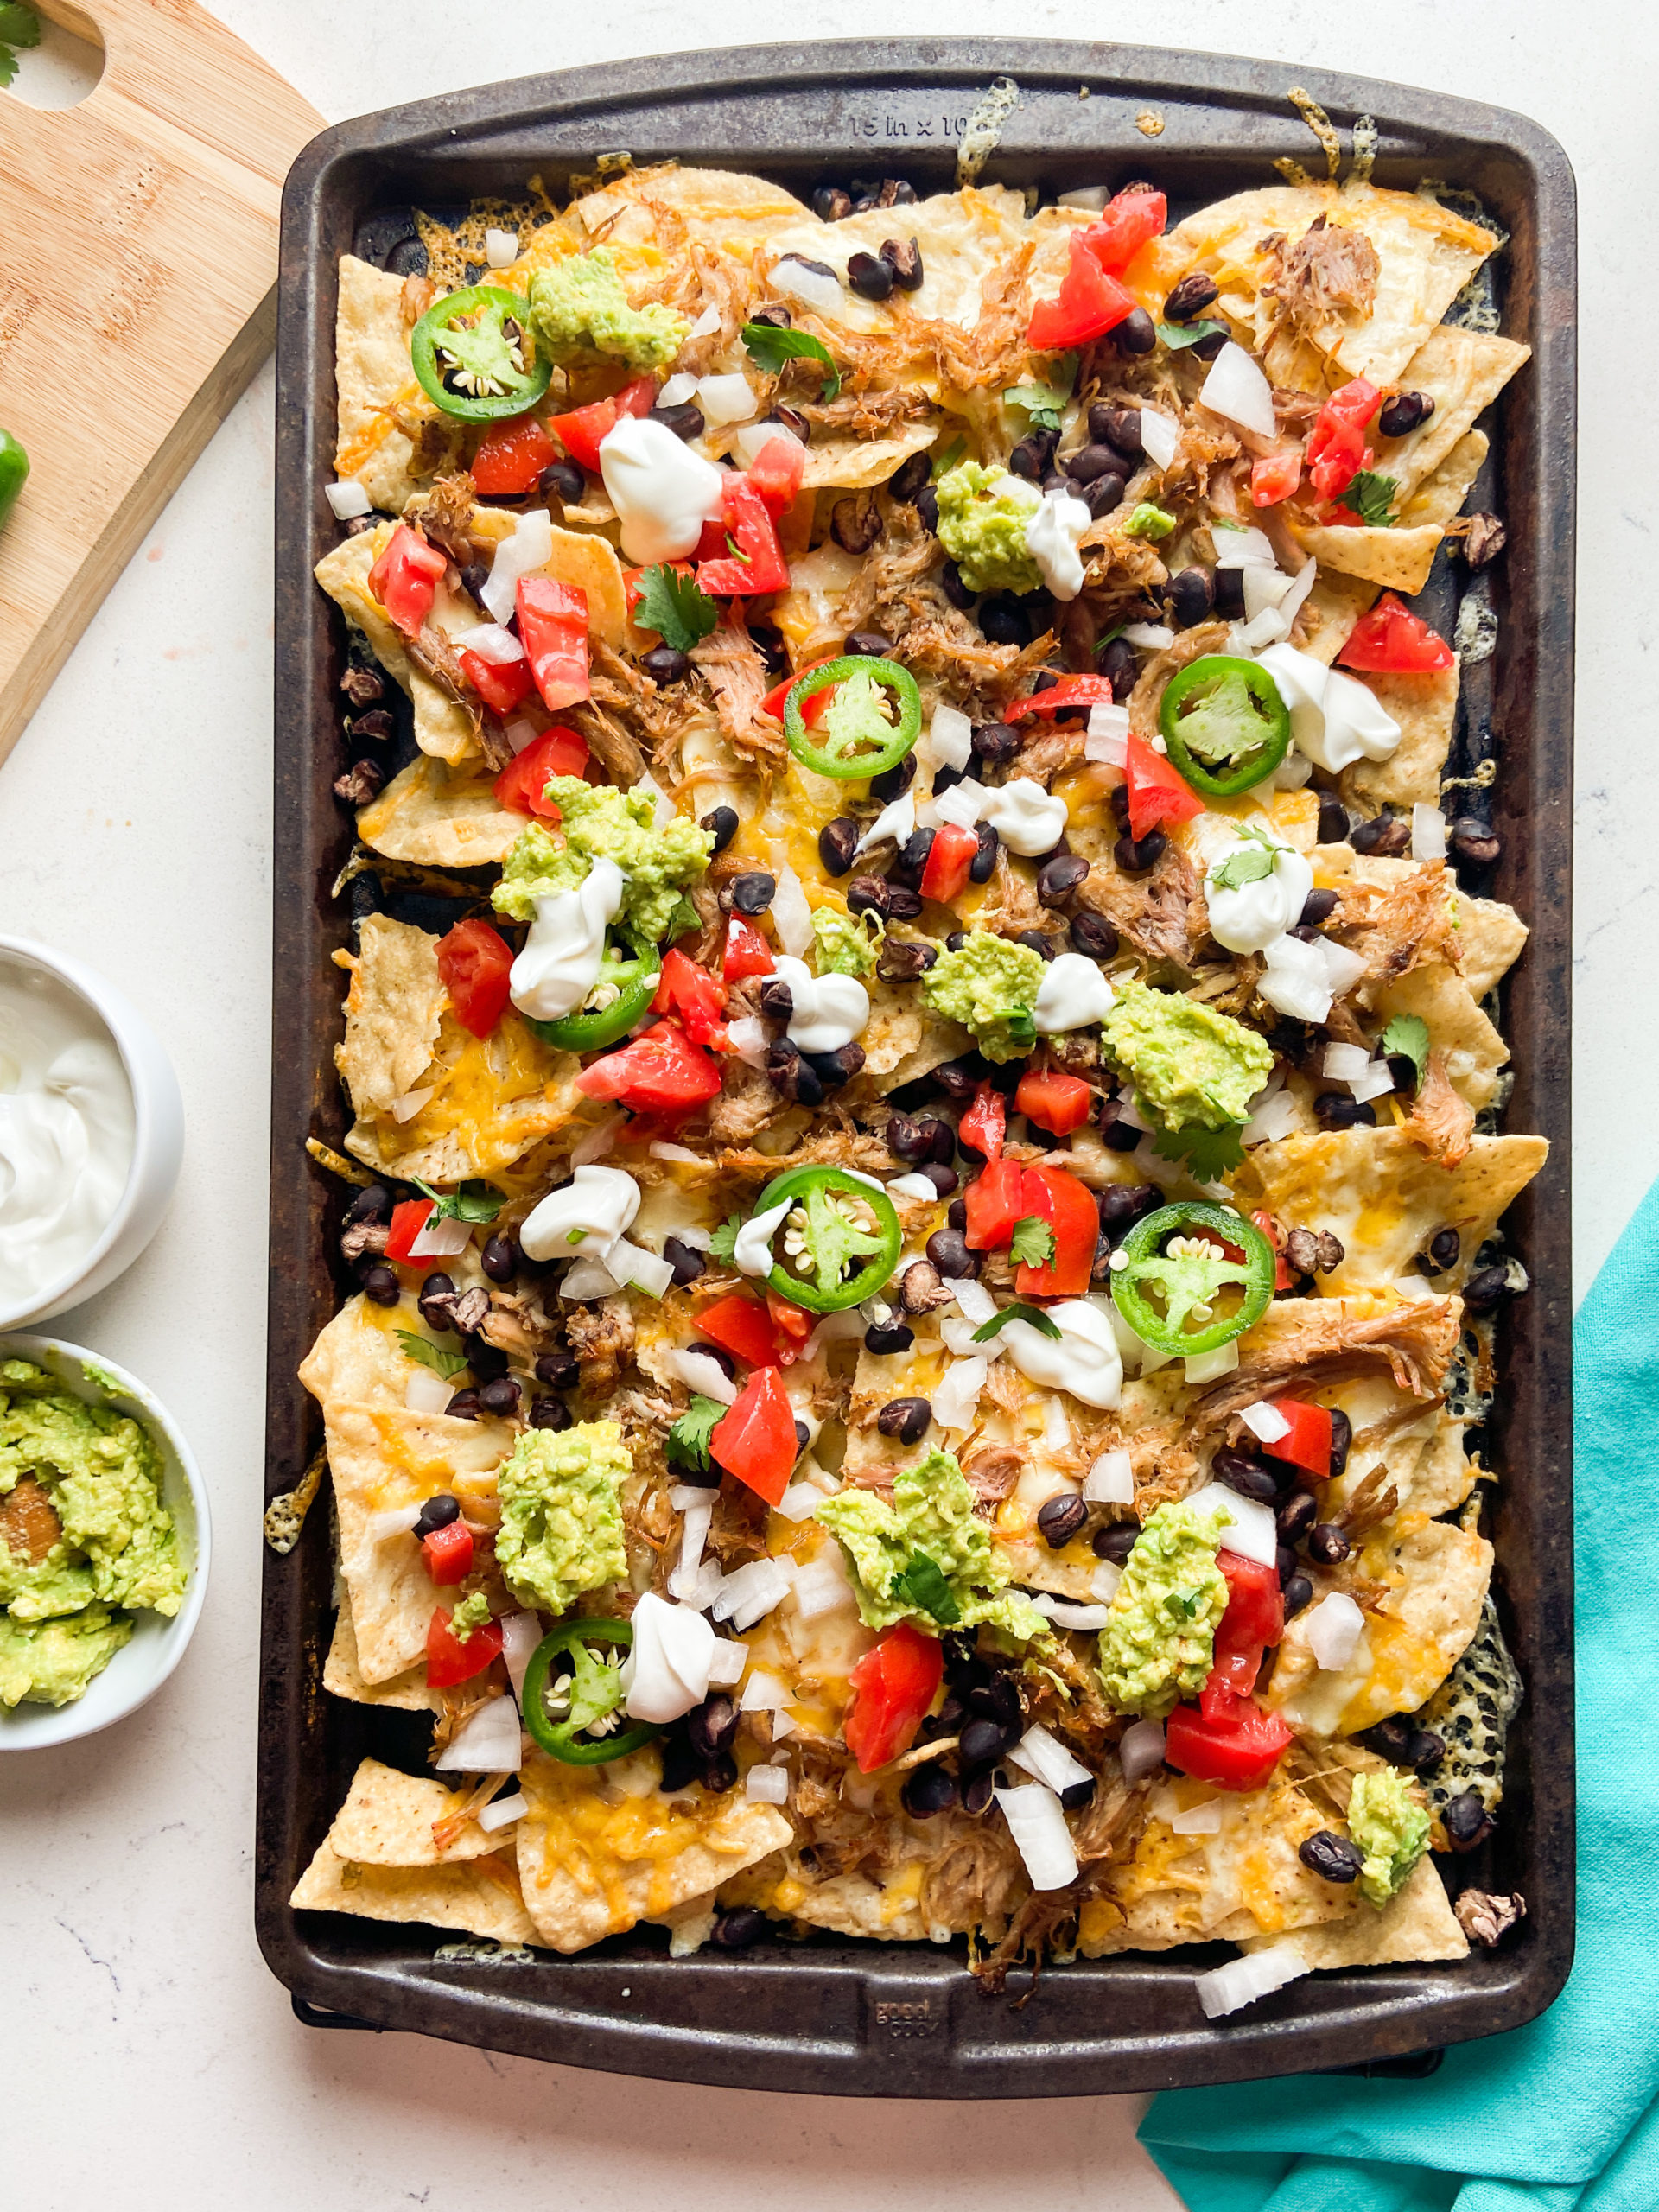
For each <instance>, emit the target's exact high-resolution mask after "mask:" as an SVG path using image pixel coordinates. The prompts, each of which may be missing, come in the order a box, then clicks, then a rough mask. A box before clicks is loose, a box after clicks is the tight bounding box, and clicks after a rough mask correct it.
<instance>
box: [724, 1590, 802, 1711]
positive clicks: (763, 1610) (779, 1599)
mask: <svg viewBox="0 0 1659 2212" xmlns="http://www.w3.org/2000/svg"><path fill="white" fill-rule="evenodd" d="M791 1580H792V1578H791V1574H790V1571H789V1569H788V1567H785V1565H784V1563H783V1561H782V1560H776V1559H752V1560H749V1561H748V1563H747V1566H744V1567H739V1568H738V1569H737V1571H736V1573H734V1574H728V1576H727V1577H726V1583H725V1587H724V1588H723V1589H722V1590H721V1593H720V1595H719V1597H718V1598H716V1599H715V1604H714V1615H715V1619H716V1620H717V1621H730V1623H731V1624H732V1626H733V1627H734V1629H736V1630H737V1631H738V1633H739V1634H740V1635H741V1634H742V1632H743V1631H744V1630H746V1629H751V1628H753V1626H754V1624H755V1623H756V1622H757V1621H759V1620H763V1619H764V1618H766V1615H767V1614H768V1613H769V1612H772V1611H773V1610H774V1609H775V1608H776V1607H777V1606H779V1605H781V1604H782V1603H783V1601H784V1599H785V1598H787V1597H788V1595H789V1592H790V1586H791ZM789 1702H790V1703H791V1704H792V1703H793V1702H794V1700H793V1699H792V1698H791V1700H789Z"/></svg>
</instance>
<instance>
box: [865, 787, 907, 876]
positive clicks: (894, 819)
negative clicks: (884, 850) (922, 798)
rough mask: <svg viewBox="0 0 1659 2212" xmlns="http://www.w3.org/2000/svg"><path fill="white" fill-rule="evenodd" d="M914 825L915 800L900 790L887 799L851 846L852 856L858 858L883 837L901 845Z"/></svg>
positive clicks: (877, 843)
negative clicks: (897, 793)
mask: <svg viewBox="0 0 1659 2212" xmlns="http://www.w3.org/2000/svg"><path fill="white" fill-rule="evenodd" d="M915 827H916V802H915V800H914V799H913V798H912V796H911V794H910V793H909V792H908V791H901V792H900V793H899V797H898V798H894V799H889V800H888V801H887V804H886V805H885V806H884V807H883V808H882V810H881V811H880V814H878V815H877V816H876V817H875V819H874V822H872V823H871V824H870V826H869V828H868V829H867V830H866V831H865V832H864V835H863V836H861V838H860V839H859V841H858V842H857V843H856V844H855V846H854V847H853V858H854V859H855V860H858V859H859V858H860V857H861V855H863V854H865V853H866V852H868V850H869V849H870V847H871V846H872V845H879V844H880V842H881V841H882V839H883V838H884V837H891V838H892V840H893V842H894V844H895V845H902V844H903V843H904V842H905V840H906V837H908V836H910V834H911V832H912V830H913V829H915Z"/></svg>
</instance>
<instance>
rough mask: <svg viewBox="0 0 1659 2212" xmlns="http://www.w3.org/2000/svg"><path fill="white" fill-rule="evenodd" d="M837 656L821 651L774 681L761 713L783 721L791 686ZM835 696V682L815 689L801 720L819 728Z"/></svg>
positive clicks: (764, 700)
mask: <svg viewBox="0 0 1659 2212" xmlns="http://www.w3.org/2000/svg"><path fill="white" fill-rule="evenodd" d="M721 543H724V540H722V541H721ZM834 659H836V654H834V653H820V654H819V655H818V658H817V660H810V661H808V663H807V664H806V666H805V667H804V668H798V669H797V670H796V671H795V672H794V674H793V675H792V676H786V677H785V678H784V680H783V682H782V683H774V684H773V685H772V689H771V690H770V691H768V692H767V694H766V697H765V698H764V699H763V700H762V701H761V702H760V711H761V713H762V714H763V715H776V716H777V718H778V720H779V721H782V720H783V719H784V701H785V699H786V698H787V697H788V696H789V693H790V688H791V685H793V684H796V683H799V682H800V680H801V678H802V677H804V676H809V675H810V673H811V672H812V671H813V670H814V669H815V668H822V667H823V664H824V663H825V662H826V661H829V660H834ZM835 696H836V691H835V686H834V685H833V684H827V685H826V686H825V687H824V689H823V690H822V691H815V692H814V693H813V694H812V696H811V697H810V699H809V700H808V701H807V702H806V704H805V705H804V707H803V708H802V709H801V720H802V721H804V723H805V724H806V726H807V728H809V729H816V728H817V726H818V723H819V722H820V721H821V720H822V719H823V716H824V715H827V714H828V713H829V702H830V701H831V700H832V699H833V698H834V697H835Z"/></svg>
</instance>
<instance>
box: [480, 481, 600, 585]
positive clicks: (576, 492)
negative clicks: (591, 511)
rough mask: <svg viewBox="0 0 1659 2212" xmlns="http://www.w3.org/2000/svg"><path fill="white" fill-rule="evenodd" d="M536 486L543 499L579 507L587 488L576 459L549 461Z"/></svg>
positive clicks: (586, 482)
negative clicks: (555, 500) (556, 500)
mask: <svg viewBox="0 0 1659 2212" xmlns="http://www.w3.org/2000/svg"><path fill="white" fill-rule="evenodd" d="M537 489H538V490H539V491H540V493H541V495H542V497H543V499H559V500H561V501H563V504H564V505H566V506H567V507H579V506H580V505H582V494H583V493H585V492H586V491H587V489H588V479H587V477H586V476H585V475H584V474H583V473H582V467H581V464H580V463H579V462H577V461H549V462H548V464H547V467H545V468H544V469H543V471H542V474H541V481H540V483H539V485H538V486H537ZM473 596H474V599H476V598H477V596H478V594H477V593H476V592H474V594H473Z"/></svg>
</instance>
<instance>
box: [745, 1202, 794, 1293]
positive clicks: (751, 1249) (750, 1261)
mask: <svg viewBox="0 0 1659 2212" xmlns="http://www.w3.org/2000/svg"><path fill="white" fill-rule="evenodd" d="M793 1204H794V1200H793V1199H792V1198H785V1199H784V1201H783V1202H782V1204H781V1205H775V1206H768V1207H767V1208H766V1211H765V1212H764V1213H757V1214H755V1215H753V1217H751V1218H750V1219H749V1220H747V1221H746V1222H745V1223H744V1224H743V1226H742V1228H741V1229H740V1230H738V1232H737V1236H736V1238H735V1240H734V1243H733V1245H732V1264H733V1266H734V1267H735V1268H736V1269H737V1271H738V1273H739V1274H743V1275H769V1274H771V1273H772V1268H773V1266H774V1264H775V1262H773V1260H772V1238H773V1237H774V1236H776V1235H777V1234H778V1230H779V1225H780V1224H781V1223H782V1221H783V1218H784V1216H785V1214H786V1213H787V1212H788V1211H789V1210H790V1207H791V1205H793Z"/></svg>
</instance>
